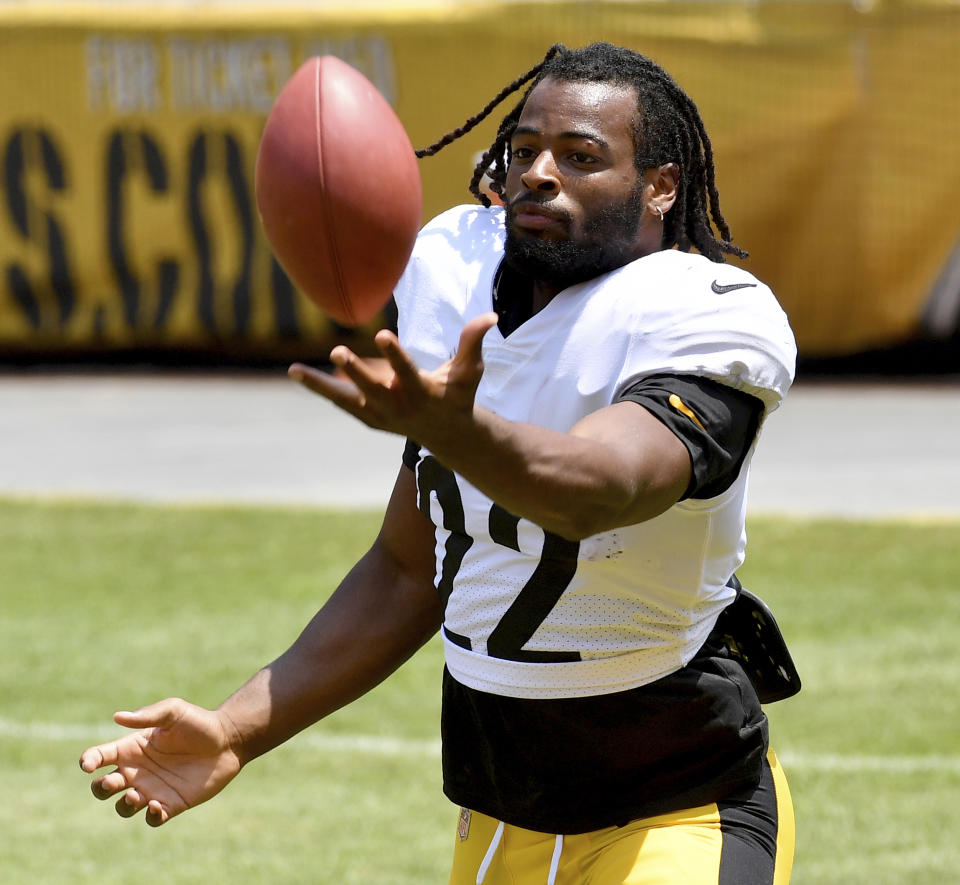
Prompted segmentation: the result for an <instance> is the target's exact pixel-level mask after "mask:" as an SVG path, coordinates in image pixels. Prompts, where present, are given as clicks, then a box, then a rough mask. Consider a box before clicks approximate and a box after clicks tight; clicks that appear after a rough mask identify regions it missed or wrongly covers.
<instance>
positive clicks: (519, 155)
mask: <svg viewBox="0 0 960 885" xmlns="http://www.w3.org/2000/svg"><path fill="white" fill-rule="evenodd" d="M536 153H537V152H536V151H535V150H534V149H533V148H530V147H523V146H522V145H521V146H519V147H515V148H513V149H512V150H511V151H510V155H511V157H512V158H513V159H514V160H532V159H533V158H534V157H535V156H536Z"/></svg>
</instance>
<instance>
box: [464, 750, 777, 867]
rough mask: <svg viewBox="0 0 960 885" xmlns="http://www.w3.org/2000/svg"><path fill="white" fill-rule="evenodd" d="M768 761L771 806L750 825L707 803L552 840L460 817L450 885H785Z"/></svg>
mask: <svg viewBox="0 0 960 885" xmlns="http://www.w3.org/2000/svg"><path fill="white" fill-rule="evenodd" d="M767 761H768V763H769V775H770V776H772V782H773V787H774V790H773V792H774V793H775V800H774V797H773V796H768V797H767V800H768V803H769V806H770V807H769V810H768V811H767V812H766V813H763V812H761V813H759V814H758V815H757V816H756V818H755V820H753V819H750V818H749V815H751V814H752V813H753V812H752V811H750V810H747V811H746V812H745V810H744V806H742V805H736V806H734V805H733V803H728V804H726V805H717V804H714V805H703V806H701V807H699V808H690V809H686V810H684V811H677V812H673V813H671V814H663V815H658V816H656V817H648V818H641V819H638V820H635V821H631V822H630V823H629V824H627V825H625V826H622V827H608V828H606V829H603V830H597V831H595V832H592V833H579V834H577V835H572V836H554V835H550V834H547V833H538V832H535V831H533V830H524V829H521V828H520V827H514V826H510V825H505V824H502V823H500V822H499V821H496V820H494V819H493V818H491V817H487V816H486V815H483V814H479V813H477V812H473V811H466V810H464V811H462V812H461V819H460V826H459V831H458V837H457V840H456V845H455V850H454V859H453V871H452V873H451V876H450V885H761V883H762V885H787V883H788V882H789V881H790V871H791V868H792V866H793V851H794V816H793V804H792V801H791V798H790V788H789V786H788V785H787V779H786V776H785V775H784V773H783V769H782V768H781V767H780V764H779V761H778V760H777V757H776V755H775V754H774V752H773V751H772V750H771V751H770V752H769V754H768V756H767ZM774 804H775V808H774V807H773V806H774ZM745 815H746V817H745ZM745 821H746V826H745V827H743V826H742V825H743V824H744V822H745ZM740 827H742V833H740V832H738V828H740ZM756 827H761V828H767V829H768V830H769V846H774V845H775V856H772V854H773V851H772V850H771V848H770V847H767V848H762V847H759V846H758V845H757V844H755V842H754V841H753V839H752V838H751V835H750V834H751V832H752V831H754V830H755V828H756Z"/></svg>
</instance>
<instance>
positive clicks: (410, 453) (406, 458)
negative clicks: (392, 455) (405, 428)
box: [403, 439, 420, 470]
mask: <svg viewBox="0 0 960 885" xmlns="http://www.w3.org/2000/svg"><path fill="white" fill-rule="evenodd" d="M419 460H420V443H418V442H414V441H413V440H412V439H408V440H407V444H406V445H405V446H404V447H403V463H404V464H405V465H406V466H407V467H409V468H410V469H411V470H416V469H417V462H418V461H419Z"/></svg>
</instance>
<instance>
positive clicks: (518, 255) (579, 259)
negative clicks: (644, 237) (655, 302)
mask: <svg viewBox="0 0 960 885" xmlns="http://www.w3.org/2000/svg"><path fill="white" fill-rule="evenodd" d="M523 199H524V202H535V200H532V195H530V194H526V195H524V197H523ZM539 202H543V203H546V202H547V201H545V200H542V201H539ZM510 205H511V204H510V203H509V202H508V203H507V207H506V208H507V212H506V225H507V241H506V244H505V250H504V259H505V260H506V262H507V264H508V265H509V266H510V268H511V269H512V270H514V271H516V272H517V273H520V274H523V275H524V276H527V277H531V278H532V279H535V280H542V281H543V282H546V283H550V284H552V285H556V286H561V287H563V288H568V287H569V286H573V285H575V284H576V283H582V282H584V281H586V280H592V279H593V278H594V277H598V276H600V275H601V274H605V273H608V272H609V271H611V270H616V269H617V268H618V267H623V265H625V264H628V263H629V262H630V261H631V260H632V258H633V255H632V253H633V249H634V237H635V235H636V232H637V230H638V229H639V227H640V221H641V218H642V216H643V193H642V190H641V188H639V187H638V188H636V189H635V190H634V191H633V192H632V193H630V195H629V196H628V197H627V198H626V199H625V200H623V201H622V202H620V203H616V204H614V205H612V206H607V207H606V208H604V209H602V210H601V211H600V212H598V213H597V214H596V215H594V216H593V217H591V218H589V219H587V220H586V221H585V222H584V225H583V234H582V235H581V236H580V237H578V238H577V239H576V240H574V239H566V240H545V239H539V238H538V237H535V236H530V235H529V234H526V233H525V232H521V233H518V232H517V230H516V229H515V228H514V226H513V213H512V212H511V211H510ZM563 220H564V221H565V222H566V223H567V224H568V225H569V223H570V219H569V218H564V219H563Z"/></svg>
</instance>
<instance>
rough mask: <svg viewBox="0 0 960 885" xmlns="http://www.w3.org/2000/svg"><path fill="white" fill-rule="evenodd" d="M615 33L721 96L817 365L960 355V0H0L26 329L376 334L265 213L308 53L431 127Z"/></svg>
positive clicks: (311, 336) (468, 165)
mask: <svg viewBox="0 0 960 885" xmlns="http://www.w3.org/2000/svg"><path fill="white" fill-rule="evenodd" d="M598 39H602V40H609V41H611V42H615V43H620V44H623V45H626V46H630V47H632V48H634V49H637V50H638V51H640V52H643V53H644V54H647V55H649V56H651V57H653V58H654V59H655V60H656V61H658V62H659V63H661V64H662V65H663V66H664V67H665V68H666V69H667V70H668V71H669V72H670V73H672V74H673V76H674V77H675V78H676V79H677V80H678V82H679V83H680V84H681V86H683V87H684V88H685V89H686V91H687V92H688V93H689V94H690V95H691V96H692V97H693V98H694V100H695V101H696V102H697V104H698V106H699V108H700V112H701V115H702V116H703V119H704V121H705V123H706V127H707V130H708V132H709V133H710V135H711V138H712V140H713V144H714V149H715V154H716V162H717V168H718V184H719V190H720V195H721V204H722V208H723V212H724V214H725V215H726V217H727V219H728V221H729V222H730V225H731V228H732V230H733V234H734V239H735V241H736V242H737V243H738V244H740V245H741V246H743V247H744V248H746V249H748V250H749V251H750V253H751V256H750V258H749V259H748V260H747V263H746V266H747V267H748V268H749V269H750V270H752V271H753V272H754V273H756V274H757V275H758V276H760V277H761V278H763V279H764V280H765V281H766V282H768V283H770V285H771V286H772V287H773V289H774V291H775V292H776V293H777V295H778V296H779V298H780V300H781V302H782V303H783V305H784V307H785V308H786V310H787V311H788V313H789V315H790V318H791V321H792V323H793V326H794V329H795V330H796V333H797V338H798V343H799V347H800V352H801V357H802V359H803V360H806V361H807V364H809V365H811V366H815V365H835V366H841V365H843V364H844V363H845V362H846V363H849V362H850V361H851V360H854V361H855V360H857V359H861V360H862V359H863V358H864V357H866V356H872V357H873V358H874V361H875V362H876V363H877V364H879V365H880V366H881V367H885V368H886V369H888V370H889V371H892V372H897V373H903V372H918V371H942V370H944V369H947V370H951V371H960V357H958V353H960V332H958V329H960V148H958V145H960V2H957V0H877V2H869V0H863V2H858V3H851V2H834V0H769V2H768V0H752V2H723V0H715V2H686V0H682V2H680V0H674V2H654V0H651V2H625V0H624V2H599V0H597V2H544V0H541V2H493V0H490V2H482V3H480V2H472V0H459V2H442V0H420V2H416V0H411V2H408V3H390V2H382V3H377V2H371V0H356V2H352V3H339V2H338V3H321V2H318V3H312V4H306V3H302V4H300V3H289V2H288V3H286V4H281V5H277V4H276V3H275V2H273V0H263V2H262V3H252V2H244V3H231V4H225V3H192V4H187V3H166V4H165V3H159V4H150V3H141V2H125V3H100V4H95V3H60V4H49V3H45V2H10V0H6V2H0V78H2V81H0V82H2V84H3V89H2V90H0V355H2V357H3V358H4V359H5V360H7V361H10V360H15V361H19V362H31V361H45V362H48V363H49V362H56V361H57V360H77V359H86V360H93V361H96V360H109V359H117V358H120V357H127V358H129V357H131V356H132V357H133V358H136V359H155V358H157V359H167V360H173V361H175V362H179V363H185V364H186V363H189V362H191V361H197V360H200V361H203V360H207V359H213V360H224V359H234V360H240V361H242V360H262V359H279V360H283V359H289V358H291V357H296V358H300V359H311V358H313V359H322V358H323V357H324V356H325V354H326V352H327V351H328V349H329V347H330V346H331V345H332V344H333V343H335V342H336V341H337V340H343V339H344V338H351V339H352V340H354V342H356V341H358V340H360V341H362V339H363V338H364V336H365V335H366V334H367V333H368V332H369V331H370V330H361V331H360V332H352V333H350V332H347V331H346V330H343V329H341V328H339V327H337V326H336V325H334V324H332V323H331V322H329V321H328V320H327V319H326V318H325V317H323V316H322V315H321V314H320V313H319V312H318V311H317V309H316V308H314V307H313V306H312V305H311V304H310V303H308V302H306V300H305V299H303V298H302V296H300V295H299V294H298V293H297V292H296V291H295V290H294V289H293V288H292V286H291V285H290V283H289V281H288V280H287V278H286V277H285V275H284V274H283V272H282V271H281V269H280V268H279V267H278V266H277V265H276V263H275V262H274V261H273V260H272V257H271V254H270V250H269V247H268V245H267V244H266V242H265V240H264V238H263V235H262V233H261V231H260V228H259V223H258V220H257V215H256V207H255V203H254V198H253V165H254V159H255V155H256V150H257V145H258V142H259V134H260V131H261V129H262V126H263V122H264V120H265V118H266V115H267V113H268V112H269V109H270V106H271V104H272V101H273V99H274V97H275V96H276V94H277V92H278V90H279V89H280V88H281V87H282V85H283V83H284V82H285V81H286V79H287V78H288V77H289V76H290V75H291V74H292V72H293V71H294V70H295V69H296V67H297V66H298V65H299V64H300V63H301V62H302V61H303V60H305V59H306V58H307V57H309V56H311V55H316V54H325V53H331V54H335V55H338V56H340V57H341V58H343V59H344V60H346V61H348V62H349V63H351V64H353V65H354V66H356V67H357V68H359V69H360V70H361V71H363V72H364V73H365V74H366V75H367V76H368V77H369V78H370V79H371V80H372V81H373V83H374V84H375V85H376V86H377V87H378V88H379V89H380V90H381V91H382V92H383V93H384V95H386V96H387V98H388V99H389V100H390V101H391V102H392V103H393V105H394V107H395V108H396V110H397V112H398V114H399V116H400V118H401V119H402V120H403V122H404V124H405V125H406V127H407V130H408V132H409V133H410V137H411V140H412V141H413V143H414V145H415V146H416V147H423V146H425V145H427V144H429V143H431V142H433V141H434V140H436V139H437V138H438V137H440V136H441V135H443V134H444V133H445V132H447V131H448V130H450V129H452V128H454V127H455V126H457V125H459V124H461V123H462V122H463V121H464V120H465V119H466V118H467V117H469V116H471V115H473V114H474V113H476V112H477V111H478V110H479V109H480V108H481V107H483V105H484V104H485V103H486V102H487V101H488V100H489V99H490V98H492V96H493V95H494V94H495V93H496V92H497V91H498V90H499V89H500V88H501V87H502V86H504V85H505V84H506V83H508V82H509V81H511V80H512V79H513V78H514V77H515V76H517V75H518V74H519V73H521V72H522V71H525V70H526V69H528V68H529V67H530V66H532V65H533V64H535V63H536V62H537V61H539V60H540V59H541V58H542V56H543V54H544V52H545V51H546V49H547V48H548V47H549V46H550V45H551V44H552V43H555V42H562V43H565V44H567V45H568V46H579V45H583V44H585V43H588V42H590V41H593V40H598ZM516 98H517V97H511V98H509V99H507V101H506V102H505V103H504V105H503V107H502V112H501V111H500V110H499V109H498V111H496V112H494V114H493V115H492V116H491V119H490V120H488V121H486V122H485V123H484V124H483V125H481V126H480V127H479V128H478V129H477V130H475V131H473V132H471V133H470V134H469V135H468V136H466V137H464V138H463V139H461V140H460V141H457V142H455V143H454V144H452V145H451V146H450V147H448V148H447V149H446V150H445V151H443V152H442V153H440V154H439V155H438V156H436V157H433V158H427V159H424V160H422V161H421V172H422V175H423V179H424V194H425V206H424V217H425V219H426V218H428V217H430V216H432V215H433V214H435V213H437V212H439V211H441V210H443V209H444V208H446V207H448V206H451V205H455V204H457V203H461V202H467V201H470V200H471V199H472V198H471V196H470V194H469V192H468V190H467V183H468V181H469V178H470V173H471V169H472V162H473V161H472V158H473V156H474V155H475V154H476V153H477V152H478V151H480V150H482V149H484V148H485V147H487V146H488V145H489V143H490V142H491V141H492V139H493V136H494V133H495V128H496V125H497V122H498V121H499V119H500V117H501V116H502V113H505V112H506V111H507V110H508V109H509V108H510V107H511V106H512V104H513V102H514V101H515V100H516ZM361 349H362V344H361Z"/></svg>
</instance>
